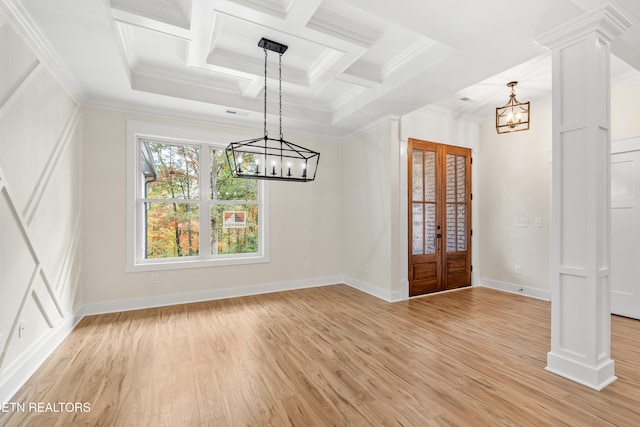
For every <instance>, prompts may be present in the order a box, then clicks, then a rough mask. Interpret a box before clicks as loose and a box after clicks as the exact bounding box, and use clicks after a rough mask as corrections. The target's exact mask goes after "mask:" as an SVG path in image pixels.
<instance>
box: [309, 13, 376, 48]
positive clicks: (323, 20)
mask: <svg viewBox="0 0 640 427" xmlns="http://www.w3.org/2000/svg"><path fill="white" fill-rule="evenodd" d="M306 26H307V28H310V29H312V30H316V31H319V32H321V33H324V34H327V35H329V36H332V37H337V38H339V39H341V40H344V41H346V42H349V43H353V44H356V45H358V46H363V47H366V48H369V47H371V46H372V45H373V44H374V43H375V42H376V40H378V39H379V38H380V36H382V34H383V32H382V31H380V30H377V29H375V28H371V27H369V26H367V25H363V24H360V23H359V22H356V21H353V20H351V19H348V18H345V17H344V16H342V15H340V14H338V13H335V12H332V11H330V10H328V9H326V8H323V7H320V8H318V10H317V11H316V13H314V14H313V16H312V17H311V19H309V22H307V25H306Z"/></svg>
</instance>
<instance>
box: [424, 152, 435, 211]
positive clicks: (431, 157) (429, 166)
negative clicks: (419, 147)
mask: <svg viewBox="0 0 640 427" xmlns="http://www.w3.org/2000/svg"><path fill="white" fill-rule="evenodd" d="M425 154H426V165H425V171H426V177H425V201H427V202H435V201H436V152H435V151H427V152H426V153H425Z"/></svg>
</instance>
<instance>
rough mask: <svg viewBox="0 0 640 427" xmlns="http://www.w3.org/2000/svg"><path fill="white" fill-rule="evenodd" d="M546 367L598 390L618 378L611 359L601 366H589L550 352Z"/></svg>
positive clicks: (550, 370)
mask: <svg viewBox="0 0 640 427" xmlns="http://www.w3.org/2000/svg"><path fill="white" fill-rule="evenodd" d="M545 369H546V370H547V371H549V372H553V373H554V374H556V375H560V376H562V377H565V378H568V379H570V380H572V381H575V382H577V383H579V384H582V385H585V386H587V387H590V388H592V389H594V390H598V391H600V390H602V389H603V388H605V387H606V386H608V385H609V384H611V383H612V382H614V381H615V380H617V379H618V377H616V376H615V374H614V372H615V370H614V361H613V360H611V359H608V360H607V361H605V362H604V363H601V364H600V365H599V366H589V365H585V364H584V363H581V362H577V361H575V360H571V359H567V358H566V357H564V356H561V355H558V354H554V353H552V352H549V353H547V367H546V368H545Z"/></svg>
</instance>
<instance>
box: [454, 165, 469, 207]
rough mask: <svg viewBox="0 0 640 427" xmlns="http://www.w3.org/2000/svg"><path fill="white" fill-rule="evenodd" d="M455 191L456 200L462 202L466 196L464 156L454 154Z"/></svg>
mask: <svg viewBox="0 0 640 427" xmlns="http://www.w3.org/2000/svg"><path fill="white" fill-rule="evenodd" d="M456 163H457V164H456V181H457V185H456V187H457V188H456V192H457V194H458V202H462V203H464V202H465V201H466V200H465V199H466V196H467V188H466V185H465V184H466V182H465V181H466V180H465V178H466V176H467V174H466V169H467V168H466V166H467V165H466V158H465V157H464V156H456Z"/></svg>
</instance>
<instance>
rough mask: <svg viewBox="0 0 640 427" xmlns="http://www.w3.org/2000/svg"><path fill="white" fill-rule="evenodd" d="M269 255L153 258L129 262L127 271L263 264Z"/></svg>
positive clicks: (267, 260)
mask: <svg viewBox="0 0 640 427" xmlns="http://www.w3.org/2000/svg"><path fill="white" fill-rule="evenodd" d="M269 261H270V260H269V256H267V255H256V254H251V255H248V256H230V257H229V258H226V257H225V258H217V259H207V260H202V259H197V258H195V259H194V258H192V259H185V260H175V259H172V260H170V261H169V260H153V261H145V262H141V263H135V264H127V267H126V269H125V271H126V272H128V273H132V272H137V271H160V270H181V269H185V268H208V267H223V266H233V265H246V264H261V263H267V262H269Z"/></svg>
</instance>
